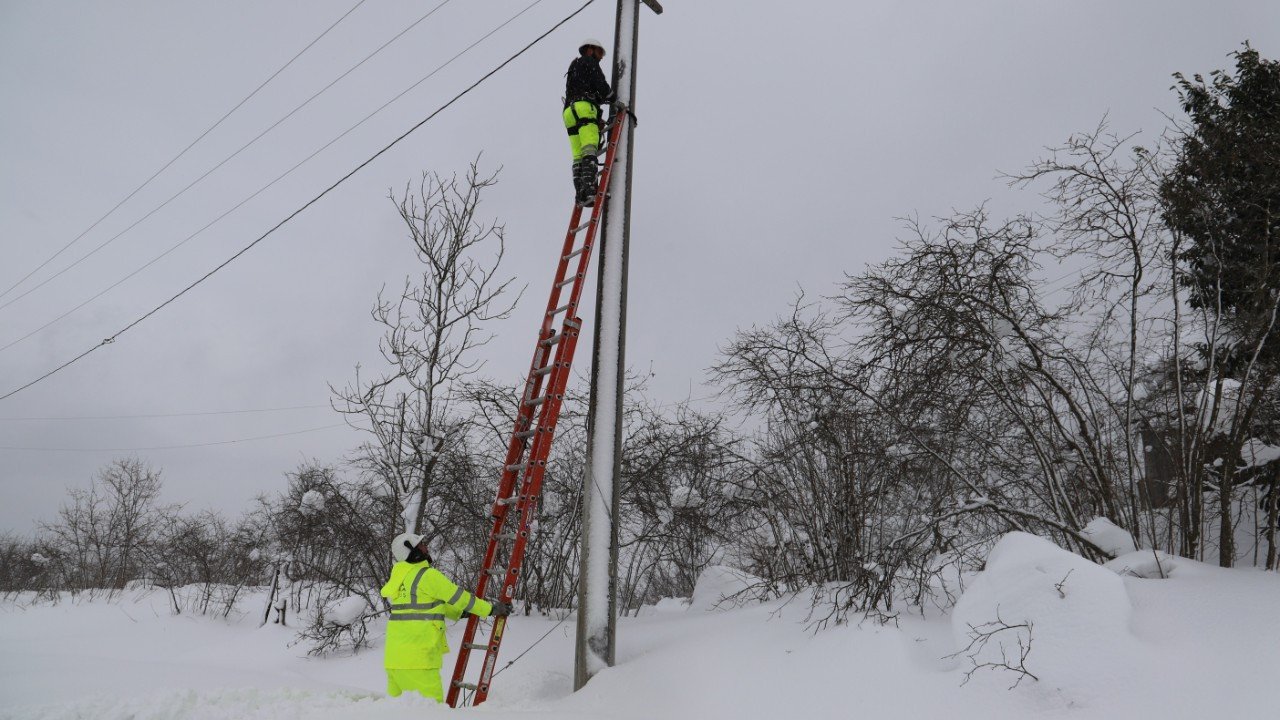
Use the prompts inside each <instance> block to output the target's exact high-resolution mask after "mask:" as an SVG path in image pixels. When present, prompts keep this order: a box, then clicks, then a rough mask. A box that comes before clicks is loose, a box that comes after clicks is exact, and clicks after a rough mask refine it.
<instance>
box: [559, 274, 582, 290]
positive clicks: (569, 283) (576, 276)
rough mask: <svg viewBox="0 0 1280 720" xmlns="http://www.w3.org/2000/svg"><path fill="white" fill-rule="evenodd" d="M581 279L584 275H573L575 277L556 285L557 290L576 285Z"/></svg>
mask: <svg viewBox="0 0 1280 720" xmlns="http://www.w3.org/2000/svg"><path fill="white" fill-rule="evenodd" d="M580 279H582V273H575V274H574V275H573V277H570V278H568V279H566V280H561V281H560V282H558V283H556V289H557V290H559V289H560V288H562V287H564V286H565V285H572V284H574V283H576V282H578V280H580Z"/></svg>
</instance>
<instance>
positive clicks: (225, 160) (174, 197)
mask: <svg viewBox="0 0 1280 720" xmlns="http://www.w3.org/2000/svg"><path fill="white" fill-rule="evenodd" d="M363 1H364V0H361V2H363ZM452 1H453V0H443V2H441V3H440V4H439V5H437V6H435V7H434V8H432V9H431V10H430V11H429V12H428V13H427V14H426V15H423V16H422V17H420V18H418V19H417V20H415V21H413V23H412V24H410V25H409V26H408V27H406V28H405V29H404V30H401V31H400V32H399V33H397V34H396V36H395V37H393V38H391V39H390V40H388V41H386V42H385V43H383V44H382V46H381V47H379V48H378V49H377V50H374V51H373V52H371V53H369V54H368V55H366V56H365V57H364V59H363V60H361V61H360V62H358V63H356V64H355V65H353V66H351V67H350V68H348V69H347V71H346V72H344V73H342V74H341V75H339V76H338V77H337V78H335V79H334V80H333V81H332V82H330V83H329V84H328V85H325V86H324V87H323V88H320V90H319V92H317V93H315V94H314V95H312V96H311V97H309V98H307V99H306V100H305V101H304V102H303V103H302V104H301V105H299V106H297V107H295V108H294V109H293V110H290V111H289V113H288V114H287V115H285V116H284V117H282V118H280V119H279V120H277V121H275V123H273V124H272V125H271V126H270V127H268V128H267V129H266V130H263V131H262V132H260V133H258V134H257V136H255V137H254V138H253V139H252V140H250V141H249V142H247V143H245V144H244V145H241V146H240V149H239V150H236V151H235V152H233V153H231V154H230V155H228V156H227V157H225V158H223V159H222V162H220V163H218V164H217V165H214V166H213V167H212V168H209V169H208V170H206V171H205V173H204V174H203V175H201V176H200V177H198V178H196V179H195V180H193V181H191V183H190V184H188V185H187V186H186V187H184V188H182V189H181V190H179V191H178V192H176V193H174V194H173V195H172V196H170V197H169V199H168V200H165V201H164V202H162V203H160V204H159V205H158V206H156V207H155V208H153V209H152V210H151V212H148V213H147V214H146V215H143V216H142V217H140V218H138V219H137V220H135V221H134V222H133V224H132V225H129V226H128V227H126V228H125V229H123V230H121V231H120V232H118V233H116V234H115V235H113V236H111V237H110V238H108V239H107V240H106V241H105V242H103V243H102V244H100V245H98V247H96V248H94V249H93V250H90V251H89V252H88V253H86V254H84V255H82V256H81V257H80V259H78V260H76V261H75V262H73V263H71V264H70V265H68V266H66V267H64V268H62V269H61V270H59V271H58V272H56V273H54V274H53V275H50V276H49V277H47V278H45V279H44V280H42V281H40V282H39V283H38V284H37V285H36V286H35V287H32V288H30V289H29V290H27V291H26V292H24V293H22V294H21V295H18V296H16V297H14V298H13V299H12V300H10V301H9V302H7V303H4V304H3V305H0V310H3V309H5V308H7V307H9V306H10V305H12V304H14V303H15V302H17V301H19V300H21V299H22V298H24V297H26V296H28V295H30V294H31V293H33V292H35V291H36V290H39V289H40V288H42V287H44V286H45V285H47V284H49V283H50V282H52V281H53V280H55V279H56V278H58V277H59V276H61V275H62V274H63V273H65V272H67V271H68V270H70V269H71V268H73V267H75V266H77V265H79V264H80V263H82V262H84V261H85V260H88V259H89V258H91V257H93V256H94V255H96V254H97V252H98V251H99V250H101V249H102V248H104V247H106V246H108V245H110V244H111V243H113V242H115V241H116V240H118V239H119V238H120V236H122V235H124V234H125V233H127V232H129V231H130V230H132V229H134V228H135V227H137V226H138V225H141V224H142V223H143V222H144V221H145V220H146V219H147V218H149V217H151V216H152V215H155V214H156V213H158V212H160V211H161V210H163V209H164V208H165V207H166V206H168V205H169V203H171V202H173V201H174V200H177V199H178V198H180V197H182V196H183V195H184V194H186V192H187V191H188V190H190V189H191V188H193V187H195V186H196V185H197V184H199V183H200V181H202V180H204V179H205V178H207V177H209V176H210V175H212V174H213V173H215V172H217V170H218V169H219V168H221V167H222V166H223V165H226V164H227V163H229V162H231V161H232V160H233V159H235V158H236V156H238V155H239V154H240V153H242V152H244V151H245V150H247V149H248V148H249V146H251V145H253V144H254V143H256V142H258V141H259V140H261V139H262V138H263V136H265V135H266V134H267V133H269V132H271V131H272V130H275V129H276V128H277V127H278V126H279V125H280V124H281V123H283V122H284V121H286V120H288V119H289V118H291V117H293V116H294V114H295V113H297V112H298V111H299V110H301V109H302V108H304V107H306V106H307V105H309V104H311V101H312V100H315V99H316V98H318V97H320V96H321V95H323V94H324V93H325V92H326V91H327V90H329V88H332V87H333V86H334V85H337V84H338V83H339V82H340V81H341V80H342V79H343V78H345V77H346V76H348V75H350V74H351V73H352V72H355V70H356V68H359V67H360V66H361V65H364V64H365V63H366V62H368V61H369V60H370V59H371V58H373V56H375V55H377V54H378V53H380V52H382V51H383V50H385V49H386V48H387V46H388V45H390V44H391V43H393V42H395V41H396V40H399V39H400V38H401V37H402V36H403V35H404V34H405V33H407V32H409V31H410V30H412V29H413V28H415V27H417V26H418V24H419V23H421V22H422V21H423V20H426V19H427V18H429V17H431V16H432V15H434V14H435V12H436V11H437V10H439V9H440V8H442V7H444V6H445V5H448V4H449V3H450V2H452ZM354 9H355V8H352V10H354ZM344 17H345V16H344ZM335 24H336V23H335ZM325 32H328V31H327V30H326V31H325ZM290 62H292V61H290ZM281 69H282V70H283V69H284V68H281ZM272 77H274V76H272ZM263 84H264V85H265V83H263ZM254 92H257V91H256V90H255V91H254ZM246 99H247V98H246ZM237 107H238V106H237ZM228 114H229V113H228ZM219 122H221V121H219ZM210 129H212V128H210ZM348 132H349V131H348ZM206 134H207V133H206ZM201 137H204V136H203V135H202V136H201ZM339 137H341V136H339ZM192 144H193V145H194V144H195V143H192ZM326 147H327V146H326ZM183 152H186V151H185V150H184V151H183ZM174 159H175V160H176V159H177V158H174ZM308 159H309V158H308ZM304 162H305V161H304ZM171 164H172V163H171ZM165 167H168V165H166V166H165ZM295 169H296V166H295ZM292 171H293V170H292V169H291V170H290V171H289V172H292ZM156 174H157V175H158V174H159V173H156ZM288 174H289V173H285V175H288ZM152 177H154V176H152ZM281 177H283V176H281ZM279 180H280V178H276V182H278V181H279ZM148 182H150V181H149V180H148ZM271 184H272V185H274V184H275V182H272V183H271ZM270 186H271V185H268V186H267V187H270ZM139 189H141V188H139ZM265 189H266V188H263V190H265ZM134 192H137V191H136V190H135V191H134ZM258 192H262V191H261V190H259V191H258ZM255 196H256V193H255V194H254V195H251V196H250V197H249V198H246V199H245V202H248V201H249V200H251V199H253V197H255ZM130 197H132V194H131V195H130ZM125 199H126V200H127V199H128V198H125ZM121 203H123V201H121ZM243 204H244V203H243V202H242V203H240V205H243ZM240 205H236V206H235V207H234V208H232V209H231V210H228V211H227V212H225V213H223V214H222V215H219V216H218V217H217V218H215V219H214V220H213V222H211V223H209V225H205V226H204V227H203V228H200V229H199V230H197V231H196V232H195V233H193V234H192V235H191V236H189V237H188V238H187V240H190V239H191V238H193V237H195V236H196V235H199V234H200V233H202V232H204V231H205V230H207V229H208V228H209V226H210V225H213V224H214V223H216V222H218V221H219V220H221V219H222V218H224V217H226V216H227V215H228V214H230V213H231V212H232V211H234V210H236V209H237V208H239V207H240ZM116 207H119V205H117V206H116ZM108 214H110V213H108ZM103 217H106V216H105V215H104V216H103ZM99 222H101V221H99ZM94 224H95V225H96V224H97V223H94ZM90 229H92V228H90ZM85 232H88V230H86V231H85ZM81 235H83V233H81ZM76 239H77V240H78V239H79V238H76ZM72 242H74V241H72ZM183 242H186V240H184V241H183ZM178 244H179V245H181V244H182V243H178ZM67 247H70V245H68V246H67ZM63 249H66V248H63ZM170 249H171V250H172V249H173V248H170ZM58 252H62V251H61V250H59V251H58ZM165 254H168V253H165ZM160 257H164V255H161V256H160ZM52 259H53V258H50V260H52ZM158 259H159V258H156V260H158ZM47 262H48V261H46V263H47ZM152 262H155V260H152ZM150 264H151V263H147V265H143V266H142V267H141V268H138V270H143V269H145V268H146V267H147V266H149V265H150ZM41 267H44V266H43V265H41ZM38 269H39V268H37V270H38ZM32 272H35V270H33V271H32ZM135 274H137V271H135V272H134V273H131V274H130V275H128V276H127V277H125V278H124V279H125V280H128V279H129V278H130V277H133V275H135ZM28 277H30V275H28ZM25 279H26V278H23V280H25ZM19 283H21V281H19ZM15 287H16V286H15ZM114 287H115V285H112V286H111V287H110V288H107V290H110V289H111V288H114ZM12 289H13V288H10V290H12ZM103 292H106V290H104V291H103ZM5 293H6V294H7V293H8V291H7V290H6V291H5ZM101 294H102V293H99V294H98V295H95V296H94V297H93V298H90V299H89V301H92V300H94V299H96V298H97V297H99V296H100V295H101ZM0 297H3V295H0ZM80 307H82V306H77V307H75V308H73V309H72V310H71V312H75V311H76V310H78V309H80ZM62 317H66V316H65V315H63V316H61V317H59V318H57V319H55V320H54V321H53V322H57V321H58V320H61V319H62ZM46 327H47V326H46ZM41 329H44V328H41ZM37 332H39V331H38V330H37ZM25 339H26V338H25V337H24V338H20V339H19V340H18V342H21V341H22V340H25ZM8 347H9V345H6V346H5V347H4V348H0V350H3V349H5V348H8Z"/></svg>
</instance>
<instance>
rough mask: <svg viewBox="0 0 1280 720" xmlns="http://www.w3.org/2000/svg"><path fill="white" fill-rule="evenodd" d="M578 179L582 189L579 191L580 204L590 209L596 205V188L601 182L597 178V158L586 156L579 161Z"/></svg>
mask: <svg viewBox="0 0 1280 720" xmlns="http://www.w3.org/2000/svg"><path fill="white" fill-rule="evenodd" d="M576 177H577V180H578V182H579V183H580V184H581V187H580V188H579V189H578V204H579V205H582V206H583V207H589V206H591V205H593V204H595V198H596V188H597V186H598V184H599V181H598V179H597V177H596V158H595V156H594V155H586V156H584V157H583V158H582V159H581V160H579V161H578V167H577V173H576Z"/></svg>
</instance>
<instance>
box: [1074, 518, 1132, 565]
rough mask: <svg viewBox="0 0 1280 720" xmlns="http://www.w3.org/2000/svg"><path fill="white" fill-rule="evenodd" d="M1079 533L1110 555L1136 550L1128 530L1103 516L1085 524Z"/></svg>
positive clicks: (1115, 555) (1116, 555)
mask: <svg viewBox="0 0 1280 720" xmlns="http://www.w3.org/2000/svg"><path fill="white" fill-rule="evenodd" d="M1080 534H1081V535H1083V536H1085V537H1086V538H1088V540H1089V541H1090V542H1092V543H1093V544H1094V545H1097V546H1098V549H1100V550H1102V552H1104V553H1106V554H1108V555H1110V556H1111V557H1118V556H1120V555H1125V554H1127V553H1131V552H1133V551H1135V550H1137V549H1138V548H1137V546H1135V545H1134V544H1133V536H1132V535H1130V534H1129V531H1128V530H1125V529H1124V528H1122V527H1120V526H1119V525H1116V524H1115V523H1113V522H1111V521H1110V520H1108V519H1106V518H1104V517H1096V518H1094V519H1093V520H1090V521H1089V524H1088V525H1085V526H1084V528H1083V529H1082V530H1080Z"/></svg>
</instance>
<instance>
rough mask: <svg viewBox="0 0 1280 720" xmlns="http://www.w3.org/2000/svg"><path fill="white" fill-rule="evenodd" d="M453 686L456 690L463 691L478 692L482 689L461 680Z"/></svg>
mask: <svg viewBox="0 0 1280 720" xmlns="http://www.w3.org/2000/svg"><path fill="white" fill-rule="evenodd" d="M453 686H454V687H456V688H462V689H463V690H478V689H479V687H480V686H478V685H473V684H471V683H468V682H462V681H460V680H459V681H458V682H455V683H454V684H453Z"/></svg>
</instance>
